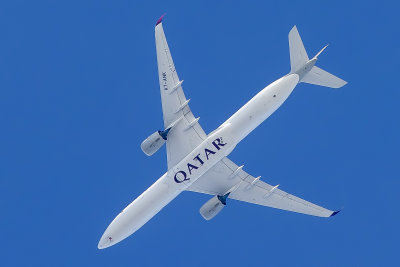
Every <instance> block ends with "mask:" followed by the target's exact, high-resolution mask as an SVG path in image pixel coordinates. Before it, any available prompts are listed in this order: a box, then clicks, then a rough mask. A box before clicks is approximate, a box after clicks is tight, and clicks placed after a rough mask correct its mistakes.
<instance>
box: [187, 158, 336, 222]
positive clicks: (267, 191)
mask: <svg viewBox="0 0 400 267" xmlns="http://www.w3.org/2000/svg"><path fill="white" fill-rule="evenodd" d="M242 167H243V166H241V167H239V166H238V165H236V164H235V163H233V162H232V161H231V160H229V159H228V158H226V157H225V158H223V159H222V160H221V161H220V162H218V163H217V164H216V165H214V167H212V168H211V169H210V170H209V171H207V172H206V173H205V174H204V175H203V176H202V177H200V178H199V179H198V180H197V181H195V182H194V183H193V184H192V185H191V186H190V187H189V188H188V189H187V190H188V191H193V192H199V193H204V194H210V195H220V196H222V195H224V194H226V193H227V192H228V191H229V190H231V189H232V188H235V187H236V188H235V189H233V191H232V193H231V194H229V198H232V199H236V200H240V201H244V202H249V203H253V204H257V205H262V206H267V207H271V208H276V209H282V210H288V211H293V212H298V213H303V214H308V215H313V216H319V217H330V216H333V215H335V214H337V213H338V212H337V211H332V210H328V209H325V208H323V207H320V206H318V205H315V204H313V203H311V202H308V201H306V200H304V199H301V198H298V197H296V196H293V195H291V194H289V193H286V192H284V191H282V190H280V189H278V186H272V185H269V184H267V183H265V182H263V181H260V180H259V178H254V177H253V176H251V175H249V174H248V173H246V172H245V171H243V170H242Z"/></svg>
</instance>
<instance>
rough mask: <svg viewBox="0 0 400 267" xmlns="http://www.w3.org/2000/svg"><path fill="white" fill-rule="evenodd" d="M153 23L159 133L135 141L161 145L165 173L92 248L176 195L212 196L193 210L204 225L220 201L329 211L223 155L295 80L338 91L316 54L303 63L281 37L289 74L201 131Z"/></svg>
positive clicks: (296, 45)
mask: <svg viewBox="0 0 400 267" xmlns="http://www.w3.org/2000/svg"><path fill="white" fill-rule="evenodd" d="M163 17H164V16H162V17H161V18H160V19H159V20H158V21H157V23H156V26H155V39H156V51H157V63H158V74H159V82H160V93H161V102H162V111H163V119H164V130H160V131H156V132H154V133H153V134H151V135H150V136H149V137H148V138H146V139H145V140H144V141H143V142H142V143H141V149H142V150H143V152H144V153H145V154H146V155H148V156H151V155H153V154H154V153H155V152H156V151H158V150H159V149H160V148H161V147H162V146H163V145H164V143H166V152H167V165H168V171H167V172H166V173H165V174H163V175H162V176H161V177H160V178H159V179H158V180H157V181H156V182H155V183H154V184H153V185H152V186H150V187H149V188H148V189H147V190H146V191H145V192H143V193H142V194H141V195H140V196H139V197H137V198H136V199H135V200H134V201H133V202H132V203H130V204H129V205H128V206H127V207H126V208H125V209H124V210H123V211H122V212H121V213H120V214H118V216H117V217H116V218H115V219H114V220H113V221H112V222H111V224H110V225H109V226H108V228H107V229H106V230H105V232H104V234H103V235H102V237H101V238H100V241H99V243H98V248H99V249H104V248H107V247H110V246H112V245H115V244H117V243H118V242H120V241H121V240H123V239H125V238H127V237H128V236H130V235H132V234H133V233H134V232H136V231H137V230H138V229H139V228H141V227H142V226H143V225H144V224H145V223H147V222H148V221H149V220H150V219H151V218H152V217H153V216H155V215H156V214H157V213H158V212H159V211H160V210H161V209H162V208H164V207H165V206H166V205H167V204H168V203H170V202H171V201H172V200H173V199H174V198H176V197H177V196H178V195H179V194H180V193H182V192H183V191H193V192H199V193H204V194H209V195H212V196H213V197H212V198H211V199H210V200H209V201H207V202H206V203H205V204H204V205H203V206H202V207H201V208H200V214H201V215H202V217H203V218H204V219H205V220H210V219H212V218H214V217H215V216H216V215H217V214H218V213H220V212H221V210H222V209H223V208H224V207H225V206H226V204H227V201H228V199H235V200H240V201H245V202H249V203H253V204H258V205H262V206H267V207H272V208H276V209H282V210H288V211H293V212H297V213H303V214H307V215H313V216H319V217H332V216H334V215H336V214H337V213H338V212H339V211H333V210H329V209H326V208H323V207H321V206H318V205H315V204H313V203H311V202H308V201H306V200H303V199H301V198H299V197H296V196H294V195H291V194H289V193H286V192H284V191H282V190H280V189H279V188H278V186H279V185H274V186H273V185H269V184H267V183H265V182H263V181H261V180H260V176H259V177H253V176H252V175H250V174H248V173H247V172H245V171H244V170H243V165H241V166H239V165H237V164H235V163H234V162H233V161H231V160H230V159H229V158H228V155H229V154H230V153H231V152H232V151H233V149H234V148H235V146H236V145H237V144H238V143H239V142H240V141H241V140H242V139H243V138H245V137H246V136H247V135H248V134H249V133H250V132H252V131H253V130H254V129H255V128H256V127H257V126H259V125H260V124H261V123H262V122H263V121H264V120H265V119H267V118H268V117H269V116H270V115H271V114H272V113H273V112H274V111H275V110H277V109H278V108H279V107H280V106H281V105H282V104H283V102H285V100H286V99H287V98H288V97H289V95H290V94H291V93H292V91H293V89H294V88H295V87H296V85H297V84H298V83H300V82H303V83H309V84H316V85H320V86H325V87H331V88H340V87H342V86H344V85H345V84H346V83H347V82H345V81H344V80H342V79H340V78H338V77H336V76H334V75H332V74H330V73H328V72H326V71H324V70H322V69H320V68H318V67H317V66H315V63H316V61H317V60H318V56H319V55H320V54H321V53H322V51H324V49H325V48H326V46H325V47H324V48H323V49H322V50H321V51H320V52H318V53H317V54H316V55H315V56H314V57H313V58H311V59H309V58H308V55H307V52H306V50H305V48H304V46H303V42H302V40H301V38H300V35H299V32H298V30H297V28H296V26H294V27H293V28H292V29H291V31H290V32H289V52H290V65H291V70H290V72H289V73H288V74H286V75H285V76H283V77H281V78H279V79H278V80H276V81H274V82H273V83H271V84H270V85H268V86H267V87H265V88H264V89H263V90H261V91H260V92H259V93H258V94H257V95H256V96H254V97H253V98H252V99H251V100H250V101H249V102H247V103H246V104H245V105H244V106H243V107H241V108H240V109H239V110H238V111H237V112H236V113H234V114H233V115H232V116H231V117H230V118H229V119H228V120H227V121H225V122H224V123H223V124H222V125H221V126H219V127H218V128H217V129H215V130H214V131H212V132H211V133H209V134H208V135H207V134H206V133H205V132H204V130H203V129H202V127H201V126H200V124H199V117H197V118H196V117H195V116H194V115H193V113H192V111H191V110H190V107H189V101H190V99H186V97H185V94H184V92H183V89H182V82H183V80H180V79H179V78H178V74H177V72H176V69H175V65H174V62H173V60H172V57H171V53H170V50H169V47H168V44H167V40H166V37H165V34H164V29H163V26H162V21H163Z"/></svg>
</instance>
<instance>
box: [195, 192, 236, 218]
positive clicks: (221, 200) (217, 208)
mask: <svg viewBox="0 0 400 267" xmlns="http://www.w3.org/2000/svg"><path fill="white" fill-rule="evenodd" d="M229 194H230V193H227V194H225V195H223V196H219V195H217V196H214V197H213V198H211V199H210V200H209V201H207V202H206V204H204V205H203V206H202V207H201V208H200V214H201V216H203V218H204V219H206V220H207V221H209V220H211V219H212V218H214V217H215V216H216V215H217V214H218V213H220V212H221V210H222V209H223V208H224V207H225V206H226V199H227V198H228V196H229Z"/></svg>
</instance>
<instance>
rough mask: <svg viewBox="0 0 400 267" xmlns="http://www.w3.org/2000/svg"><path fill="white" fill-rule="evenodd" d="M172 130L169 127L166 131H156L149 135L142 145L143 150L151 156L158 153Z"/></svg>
mask: <svg viewBox="0 0 400 267" xmlns="http://www.w3.org/2000/svg"><path fill="white" fill-rule="evenodd" d="M170 130H171V128H168V129H166V130H164V131H156V132H154V133H153V134H152V135H150V136H149V137H147V138H146V139H145V140H144V141H143V142H142V144H141V145H140V147H141V148H142V151H143V152H144V153H145V154H146V155H147V156H151V155H153V154H154V153H156V152H157V151H158V150H159V149H160V148H161V147H162V145H163V144H164V143H165V141H167V136H168V133H169V131H170Z"/></svg>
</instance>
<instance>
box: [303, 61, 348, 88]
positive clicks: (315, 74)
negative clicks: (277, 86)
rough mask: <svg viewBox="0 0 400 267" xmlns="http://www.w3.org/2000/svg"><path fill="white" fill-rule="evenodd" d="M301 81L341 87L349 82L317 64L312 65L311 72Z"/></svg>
mask: <svg viewBox="0 0 400 267" xmlns="http://www.w3.org/2000/svg"><path fill="white" fill-rule="evenodd" d="M300 82H303V83H311V84H316V85H320V86H326V87H331V88H340V87H342V86H343V85H345V84H347V82H346V81H344V80H342V79H340V78H338V77H336V76H335V75H333V74H330V73H329V72H326V71H324V70H323V69H320V68H318V67H317V66H314V67H312V69H311V70H310V72H309V73H307V74H306V75H305V76H304V77H303V78H302V79H301V81H300Z"/></svg>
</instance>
